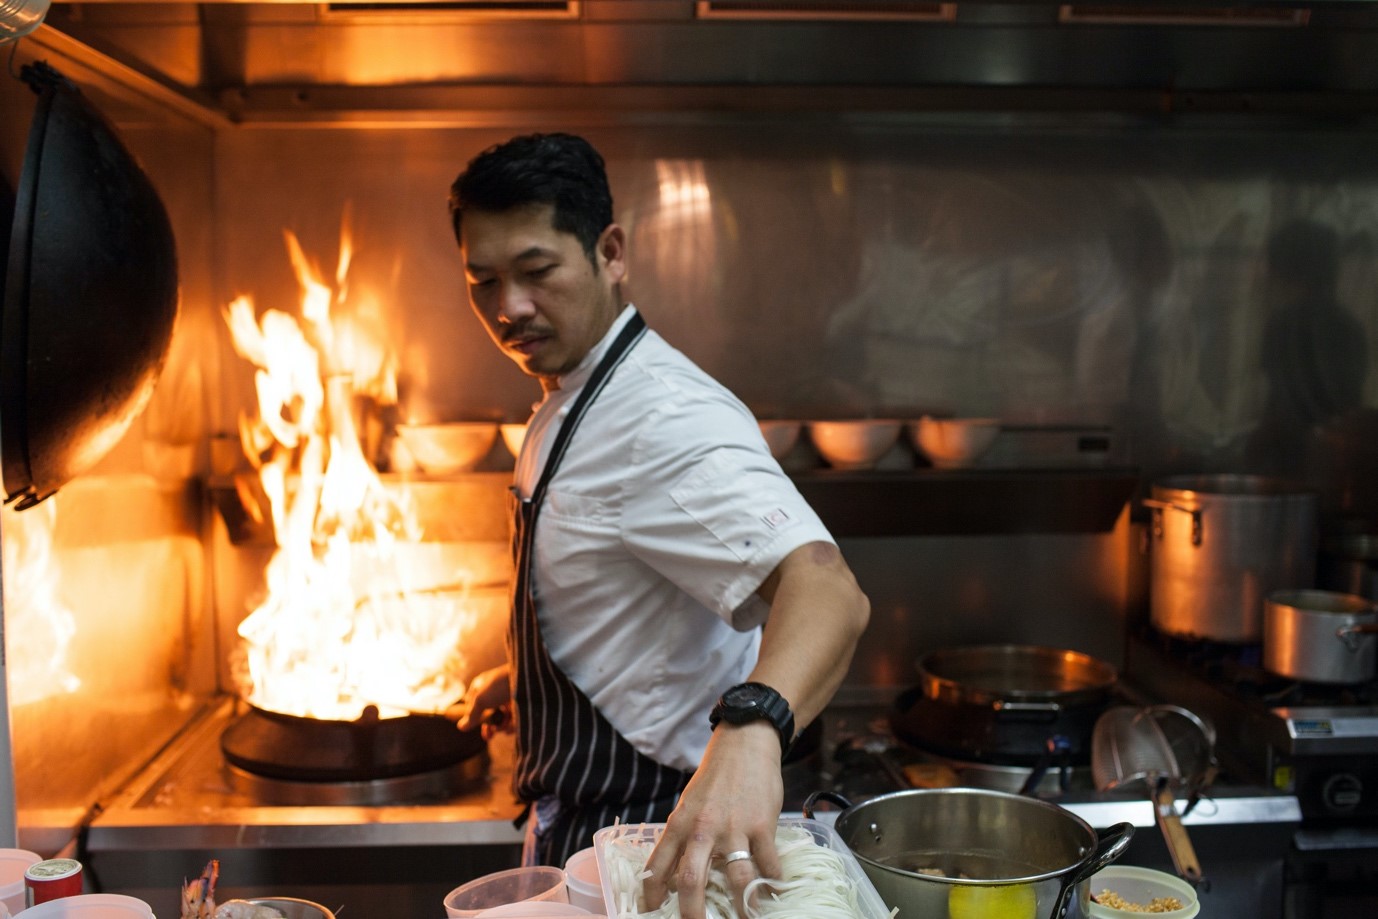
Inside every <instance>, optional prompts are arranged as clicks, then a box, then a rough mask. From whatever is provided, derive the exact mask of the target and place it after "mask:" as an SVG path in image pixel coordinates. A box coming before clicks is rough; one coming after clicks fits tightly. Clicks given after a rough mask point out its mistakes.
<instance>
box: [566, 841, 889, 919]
mask: <svg viewBox="0 0 1378 919" xmlns="http://www.w3.org/2000/svg"><path fill="white" fill-rule="evenodd" d="M780 826H782V827H787V826H797V827H802V828H803V829H806V830H808V831H809V833H811V834H812V835H813V839H814V842H816V843H818V845H820V846H826V847H827V848H829V849H832V850H833V851H834V852H836V853H837V854H838V855H840V856H841V857H842V864H843V865H844V866H845V868H846V871H847V876H848V877H849V878H850V879H851V880H852V881H854V882H855V883H856V887H857V904H858V907H859V909H860V912H859V913H858V919H889V916H890V909H889V907H887V906H886V905H885V901H883V900H881V898H880V894H878V893H876V888H875V885H873V884H872V883H871V879H870V878H868V877H867V876H866V872H864V871H863V870H862V869H861V865H860V864H859V863H858V862H857V860H856V858H855V857H854V856H853V855H852V852H851V850H850V849H848V848H847V844H846V843H845V842H843V841H842V837H841V836H838V835H837V831H836V830H834V829H833V828H832V827H831V826H829V825H828V824H826V823H822V822H820V821H818V820H810V819H807V818H794V817H790V818H785V819H782V820H781V821H780ZM663 832H665V824H663V823H633V824H624V825H620V826H610V827H604V828H603V829H601V830H599V831H598V832H596V833H594V834H593V850H594V852H595V853H596V857H597V859H598V873H599V874H600V875H601V877H602V883H603V904H604V907H605V908H606V909H607V914H608V919H617V916H618V912H617V902H618V896H617V892H616V891H614V890H613V888H612V872H611V871H609V870H608V864H607V859H608V855H607V849H608V846H609V845H610V844H611V843H612V842H613V841H614V840H619V841H620V840H624V839H627V838H631V839H632V840H634V841H635V843H636V844H637V845H644V846H646V848H647V854H649V851H650V849H651V848H653V847H654V846H655V844H656V841H657V840H659V839H660V834H661V833H663Z"/></svg>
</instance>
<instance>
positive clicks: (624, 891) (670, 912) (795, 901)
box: [602, 825, 894, 919]
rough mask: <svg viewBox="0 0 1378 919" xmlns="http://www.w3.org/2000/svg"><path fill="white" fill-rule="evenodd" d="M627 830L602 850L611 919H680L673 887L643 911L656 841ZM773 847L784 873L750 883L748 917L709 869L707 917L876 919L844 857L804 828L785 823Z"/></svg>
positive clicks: (717, 870)
mask: <svg viewBox="0 0 1378 919" xmlns="http://www.w3.org/2000/svg"><path fill="white" fill-rule="evenodd" d="M626 829H628V830H630V831H631V832H629V833H620V834H617V835H614V836H613V837H612V838H611V839H609V840H608V841H607V843H606V845H605V847H604V849H603V855H604V860H603V865H602V868H603V871H604V872H605V874H606V877H607V881H608V884H609V887H610V889H611V890H612V892H613V896H614V905H615V908H616V915H615V916H614V917H613V919H679V916H680V912H679V895H678V894H677V893H675V892H673V891H671V893H670V894H669V896H668V897H666V899H665V902H664V903H662V904H661V905H660V907H659V908H658V909H654V910H651V911H649V912H644V911H643V910H644V909H645V903H644V902H643V901H642V899H641V885H642V882H643V881H645V879H646V877H647V875H648V872H647V871H646V861H647V860H648V859H649V858H650V856H651V850H652V849H653V848H654V840H653V839H650V838H648V837H645V836H638V835H636V831H637V829H638V828H637V827H635V826H629V827H627V828H626ZM775 848H776V851H777V852H778V853H779V856H780V877H779V878H757V879H756V880H754V881H752V882H751V883H750V884H749V885H747V888H746V894H745V902H746V916H745V917H740V916H738V914H737V911H736V910H735V909H734V908H733V906H732V893H731V891H730V889H729V888H728V884H727V875H726V874H725V873H724V872H723V870H722V869H721V867H719V866H717V865H714V866H713V867H711V868H710V869H709V874H708V884H707V889H706V890H705V900H704V906H705V909H706V913H707V916H708V919H872V917H873V916H874V913H873V912H868V910H867V908H866V906H865V904H863V903H862V901H861V888H860V887H859V885H858V884H857V881H856V878H855V877H853V876H852V875H851V874H850V873H849V872H848V868H847V863H846V862H845V861H844V860H843V857H842V855H840V854H839V853H837V852H835V851H833V850H832V849H830V848H828V847H827V846H823V845H819V844H818V843H817V842H816V841H815V839H814V836H813V833H811V832H810V831H809V830H808V829H807V828H806V827H802V826H791V825H781V826H780V827H779V828H778V829H777V830H776V833H775ZM889 915H890V916H891V917H893V916H894V912H893V911H892V912H891V913H890V914H889Z"/></svg>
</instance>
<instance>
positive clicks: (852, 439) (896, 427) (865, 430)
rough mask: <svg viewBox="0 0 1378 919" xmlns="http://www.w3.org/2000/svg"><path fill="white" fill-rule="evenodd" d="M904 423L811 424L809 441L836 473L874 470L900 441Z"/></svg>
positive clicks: (849, 421) (861, 420) (858, 420)
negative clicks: (849, 470) (881, 459)
mask: <svg viewBox="0 0 1378 919" xmlns="http://www.w3.org/2000/svg"><path fill="white" fill-rule="evenodd" d="M903 427H904V422H902V421H897V420H894V419H883V418H854V419H847V420H840V421H810V422H809V437H810V438H811V439H812V440H813V445H814V447H816V448H817V450H818V452H819V454H820V455H821V456H822V457H823V459H824V460H826V461H827V463H828V465H829V466H832V467H833V468H834V469H873V468H875V465H876V463H878V462H879V461H880V458H881V457H883V456H884V455H885V454H887V453H889V452H890V450H891V448H892V447H894V446H895V443H896V442H897V441H898V440H899V436H900V431H901V430H902V429H903Z"/></svg>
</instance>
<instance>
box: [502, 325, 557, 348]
mask: <svg viewBox="0 0 1378 919" xmlns="http://www.w3.org/2000/svg"><path fill="white" fill-rule="evenodd" d="M552 334H554V333H553V332H552V330H550V329H544V328H540V327H538V326H531V325H523V326H516V327H509V328H507V329H504V330H503V333H502V343H503V344H504V345H510V344H519V343H521V342H523V341H528V340H530V339H532V338H548V337H549V336H550V335H552Z"/></svg>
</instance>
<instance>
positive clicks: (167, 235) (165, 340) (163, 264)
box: [0, 63, 177, 508]
mask: <svg viewBox="0 0 1378 919" xmlns="http://www.w3.org/2000/svg"><path fill="white" fill-rule="evenodd" d="M21 78H22V79H23V80H24V81H25V82H26V83H28V84H29V86H30V87H32V88H33V90H34V92H35V93H37V94H38V97H39V98H38V102H37V104H36V106H35V108H34V114H33V120H32V122H31V123H30V127H29V139H28V147H27V149H26V151H25V154H24V166H23V170H22V174H21V176H20V180H19V187H18V188H17V189H16V193H15V202H14V222H13V230H12V233H11V234H10V239H9V246H8V249H9V259H8V263H7V266H6V271H5V290H4V307H3V314H2V315H0V467H2V468H3V479H4V488H5V494H6V498H7V501H16V500H17V501H18V502H19V503H18V505H17V506H18V507H20V508H24V507H29V506H32V505H34V504H37V503H38V502H39V501H42V500H43V499H44V498H46V497H48V496H49V495H51V494H52V493H53V492H55V491H57V489H58V488H59V487H60V486H61V485H63V484H64V483H66V482H67V481H69V480H70V479H71V478H73V477H74V476H77V475H79V474H81V473H82V472H85V471H86V470H88V469H89V468H90V467H91V466H93V465H95V463H96V462H97V461H99V460H100V459H101V457H103V456H104V455H105V454H106V453H107V452H109V450H110V448H111V447H113V446H114V445H115V443H116V442H118V441H119V439H120V438H121V437H122V436H123V435H124V433H125V431H126V430H128V428H129V426H130V424H132V423H133V421H134V419H135V418H137V417H138V415H139V413H140V412H141V411H142V410H143V408H144V406H145V405H146V404H147V402H148V399H149V397H150V396H151V395H152V393H153V386H154V384H155V383H156V382H157V379H158V374H159V373H160V372H161V370H162V366H163V362H164V360H165V359H166V357H167V351H168V346H169V344H170V343H171V340H172V330H173V325H174V323H175V322H176V318H177V256H176V247H175V244H174V241H173V236H172V226H171V223H170V222H169V221H168V217H167V212H166V211H165V210H164V209H163V205H162V202H161V200H160V199H159V198H158V194H157V192H156V191H155V190H154V188H153V185H152V183H151V182H150V181H149V179H148V177H147V176H146V175H145V174H144V172H143V170H142V169H140V168H139V166H138V164H137V163H136V162H135V161H134V158H133V156H132V155H131V154H130V153H129V151H128V150H127V149H125V147H124V145H123V143H122V142H121V141H120V138H119V137H118V135H117V134H116V133H115V130H114V128H113V127H112V126H111V125H110V123H109V122H108V121H106V119H105V118H104V116H102V115H101V113H100V112H98V111H97V110H96V109H95V107H94V106H92V105H91V103H90V102H89V101H88V100H87V99H86V98H85V97H84V96H83V95H82V94H81V92H80V91H79V90H78V89H77V88H76V87H75V86H74V85H73V84H72V83H70V82H69V81H68V80H67V79H66V78H65V77H63V76H62V75H61V74H59V73H58V72H57V71H56V70H54V69H52V68H51V67H49V66H47V65H46V64H42V63H36V64H30V65H26V66H25V67H24V69H23V71H22V73H21Z"/></svg>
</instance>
